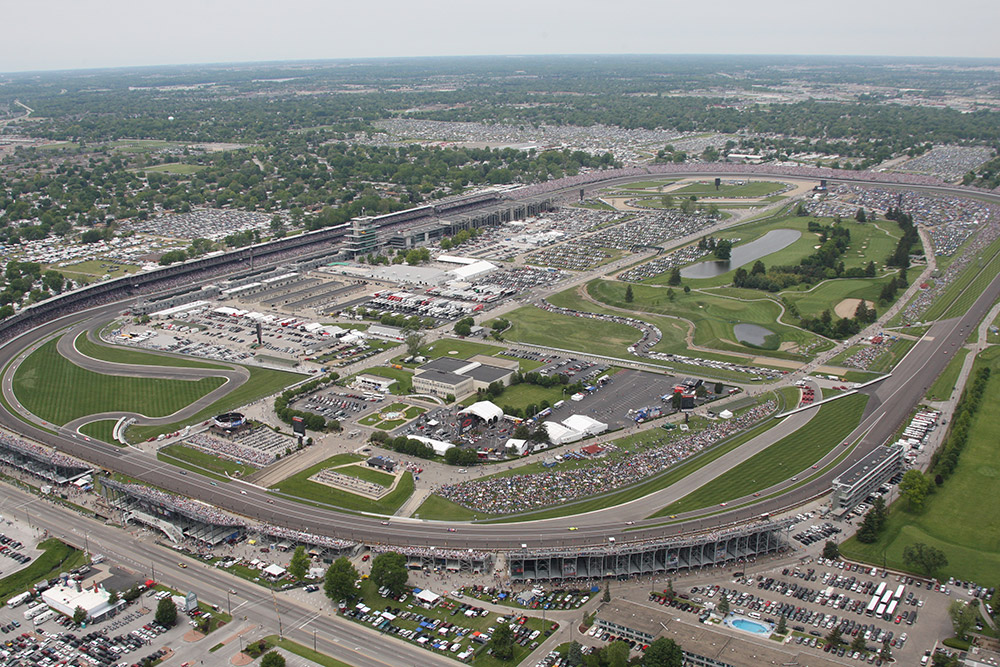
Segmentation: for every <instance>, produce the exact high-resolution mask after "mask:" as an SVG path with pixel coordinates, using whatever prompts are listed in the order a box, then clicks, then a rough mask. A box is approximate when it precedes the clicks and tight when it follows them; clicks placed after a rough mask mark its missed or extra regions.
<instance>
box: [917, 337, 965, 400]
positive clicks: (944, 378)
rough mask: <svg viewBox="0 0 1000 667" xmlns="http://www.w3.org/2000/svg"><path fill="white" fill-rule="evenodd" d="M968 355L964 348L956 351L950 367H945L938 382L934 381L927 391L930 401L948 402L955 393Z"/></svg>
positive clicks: (949, 363)
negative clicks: (956, 384)
mask: <svg viewBox="0 0 1000 667" xmlns="http://www.w3.org/2000/svg"><path fill="white" fill-rule="evenodd" d="M968 354H969V351H968V350H967V349H965V348H964V347H963V348H960V349H958V350H956V351H955V356H954V357H952V360H951V361H949V362H948V365H947V366H945V369H944V371H943V372H942V373H941V375H939V376H938V378H937V380H934V384H932V385H931V388H930V389H928V390H927V400H928V401H945V400H948V398H949V397H950V396H951V393H952V392H953V391H955V383H956V382H958V374H959V373H960V372H961V371H962V366H963V365H964V364H965V357H966V356H968Z"/></svg>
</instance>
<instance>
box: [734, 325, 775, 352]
mask: <svg viewBox="0 0 1000 667" xmlns="http://www.w3.org/2000/svg"><path fill="white" fill-rule="evenodd" d="M733 332H734V333H735V334H736V340H738V341H740V342H741V343H750V344H751V345H756V346H757V347H761V346H763V345H764V343H766V342H767V340H766V339H767V337H768V336H773V335H774V332H773V331H771V330H770V329H768V328H766V327H762V326H760V325H759V324H736V325H734V326H733Z"/></svg>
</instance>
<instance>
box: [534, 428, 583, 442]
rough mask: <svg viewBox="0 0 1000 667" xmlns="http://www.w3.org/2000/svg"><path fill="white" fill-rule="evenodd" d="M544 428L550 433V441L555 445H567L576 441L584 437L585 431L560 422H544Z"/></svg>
mask: <svg viewBox="0 0 1000 667" xmlns="http://www.w3.org/2000/svg"><path fill="white" fill-rule="evenodd" d="M542 428H544V429H545V432H546V433H548V434H549V441H550V442H552V444H553V445H565V444H567V443H570V442H576V441H577V440H579V439H580V438H582V437H583V433H580V432H579V431H576V430H574V429H571V428H566V427H565V426H563V425H562V424H560V423H559V422H544V423H543V424H542Z"/></svg>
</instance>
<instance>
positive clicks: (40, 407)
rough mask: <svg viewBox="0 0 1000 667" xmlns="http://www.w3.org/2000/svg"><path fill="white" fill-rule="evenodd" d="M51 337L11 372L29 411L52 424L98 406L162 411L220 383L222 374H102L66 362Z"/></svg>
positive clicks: (153, 412)
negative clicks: (184, 377)
mask: <svg viewBox="0 0 1000 667" xmlns="http://www.w3.org/2000/svg"><path fill="white" fill-rule="evenodd" d="M56 343H57V340H56V339H53V340H51V341H49V342H47V343H45V344H44V345H42V346H41V347H40V348H38V349H37V350H36V351H35V352H32V353H31V354H30V355H29V356H28V357H27V359H25V360H24V362H23V363H22V364H21V365H20V366H19V367H18V369H17V371H15V373H14V386H13V389H14V394H15V395H16V396H17V399H18V401H20V402H21V404H22V405H23V406H24V407H25V408H27V409H28V410H29V411H30V412H31V413H32V414H34V415H36V416H38V417H41V418H42V419H45V420H46V421H50V422H52V423H54V424H65V423H66V422H69V421H72V420H73V419H77V418H78V417H85V416H87V415H91V414H96V413H100V412H109V411H121V412H137V413H139V414H144V415H146V416H147V417H164V416H167V415H170V414H173V413H175V412H177V411H178V410H180V409H182V408H184V407H185V406H187V405H190V404H191V403H192V402H194V401H196V400H197V399H199V398H201V397H202V396H204V395H205V394H208V393H209V392H211V391H212V390H213V389H215V388H217V387H219V386H221V385H222V384H223V382H224V379H223V378H202V379H200V380H194V381H190V380H161V379H152V378H133V377H126V376H119V375H102V374H100V373H94V372H92V371H88V370H84V369H83V368H80V367H79V366H77V365H75V364H73V363H70V361H69V360H67V359H65V358H64V357H63V356H62V355H60V354H59V351H58V350H57V349H56Z"/></svg>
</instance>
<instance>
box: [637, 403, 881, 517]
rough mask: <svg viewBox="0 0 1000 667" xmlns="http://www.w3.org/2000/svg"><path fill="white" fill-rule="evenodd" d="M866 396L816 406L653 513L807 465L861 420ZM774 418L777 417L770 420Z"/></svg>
mask: <svg viewBox="0 0 1000 667" xmlns="http://www.w3.org/2000/svg"><path fill="white" fill-rule="evenodd" d="M867 403H868V397H867V396H865V395H863V394H853V395H851V396H846V397H844V398H841V399H840V400H837V401H834V402H833V403H828V404H826V405H822V406H820V407H819V412H818V414H816V415H815V416H814V417H813V418H812V419H810V420H809V421H808V422H807V423H806V425H805V426H803V427H802V428H800V429H799V430H797V431H795V432H794V433H792V434H790V435H787V436H785V437H784V438H782V439H781V440H779V441H778V442H776V443H774V444H773V445H771V446H770V447H768V448H767V449H765V450H764V451H762V452H760V453H758V454H756V455H754V456H752V457H751V458H749V459H748V460H746V461H744V462H743V463H741V464H739V465H738V466H736V467H734V468H731V469H730V470H728V471H726V472H725V473H723V474H722V475H719V476H718V477H716V478H715V479H713V480H712V481H710V482H708V483H707V484H705V485H704V486H702V487H701V488H699V489H698V490H696V491H694V492H692V493H689V494H688V495H686V496H684V497H683V498H681V499H680V500H678V501H677V502H675V503H672V504H670V505H668V506H667V507H664V508H663V509H662V510H660V511H659V512H657V513H656V514H654V515H653V516H655V517H659V516H667V515H670V514H681V513H683V512H689V511H692V510H696V509H702V508H705V507H711V506H712V505H718V504H719V503H721V502H726V501H729V500H733V499H734V498H740V497H742V496H745V495H748V494H751V493H754V492H756V491H760V490H761V489H766V488H767V487H769V486H772V485H774V484H777V483H779V482H781V481H783V480H786V479H788V478H790V477H792V476H793V475H797V474H800V473H802V472H803V471H806V470H808V469H809V466H810V465H812V464H814V463H816V462H817V461H819V460H820V459H822V458H823V457H824V456H826V455H827V454H828V453H829V452H830V450H831V449H833V448H834V447H836V446H837V445H839V444H840V443H841V442H843V440H844V438H846V437H847V436H848V435H849V434H850V432H851V431H853V430H854V429H855V428H856V427H857V425H858V424H859V423H860V421H861V415H862V413H863V412H864V409H865V405H866V404H867ZM774 421H777V420H774Z"/></svg>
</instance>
